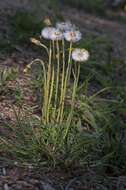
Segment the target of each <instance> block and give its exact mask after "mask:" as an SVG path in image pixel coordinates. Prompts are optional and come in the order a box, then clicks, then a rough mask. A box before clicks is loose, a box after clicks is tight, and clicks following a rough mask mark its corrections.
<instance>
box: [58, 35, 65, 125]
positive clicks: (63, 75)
mask: <svg viewBox="0 0 126 190" xmlns="http://www.w3.org/2000/svg"><path fill="white" fill-rule="evenodd" d="M62 59H63V63H62V81H61V94H60V103H59V112H58V116H57V122H59V118H60V114H61V107H62V102H63V88H64V79H65V43H64V39H63V40H62Z"/></svg>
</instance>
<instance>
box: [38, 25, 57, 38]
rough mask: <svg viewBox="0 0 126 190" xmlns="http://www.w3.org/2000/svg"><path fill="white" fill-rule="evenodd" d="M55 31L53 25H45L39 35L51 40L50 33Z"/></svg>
mask: <svg viewBox="0 0 126 190" xmlns="http://www.w3.org/2000/svg"><path fill="white" fill-rule="evenodd" d="M54 31H55V28H54V27H45V28H44V29H42V31H41V36H42V37H43V38H45V39H47V40H51V34H52V32H54Z"/></svg>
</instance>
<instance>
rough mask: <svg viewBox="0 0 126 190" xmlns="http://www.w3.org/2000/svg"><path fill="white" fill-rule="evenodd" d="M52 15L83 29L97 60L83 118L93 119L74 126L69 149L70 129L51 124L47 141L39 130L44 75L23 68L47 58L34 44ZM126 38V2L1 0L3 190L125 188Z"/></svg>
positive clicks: (84, 72) (90, 67) (89, 67)
mask: <svg viewBox="0 0 126 190" xmlns="http://www.w3.org/2000/svg"><path fill="white" fill-rule="evenodd" d="M45 18H50V19H51V21H52V23H55V22H57V21H64V20H71V21H72V22H73V23H74V24H76V25H77V26H78V27H79V29H80V31H81V32H82V33H83V37H84V38H83V40H82V41H81V42H80V43H79V44H78V45H79V47H82V48H86V49H87V50H88V51H89V52H90V55H91V56H90V59H89V61H88V62H87V63H85V64H83V65H82V66H81V75H80V84H82V81H84V84H83V85H82V88H81V89H80V91H79V93H78V100H79V101H80V103H79V106H80V108H81V109H80V111H79V112H78V111H77V112H76V117H75V118H78V117H79V118H84V119H82V121H83V120H84V121H85V122H82V121H79V122H78V123H77V124H76V125H73V126H72V127H73V128H72V130H71V132H70V136H69V139H68V142H67V146H66V142H64V140H63V138H62V134H63V132H64V130H63V129H64V126H62V127H61V129H62V130H61V131H60V130H59V126H58V127H57V126H55V127H54V126H49V127H48V126H47V127H45V128H44V133H42V134H41V135H42V136H41V138H42V139H43V141H42V142H38V141H36V135H35V134H37V135H38V132H37V131H36V128H32V127H33V126H35V127H36V126H39V121H38V117H39V116H40V114H41V111H40V102H41V101H42V100H41V96H40V94H41V91H40V86H41V79H42V76H41V72H40V67H38V66H37V68H34V67H33V73H32V76H28V77H27V76H24V74H23V70H24V68H25V67H26V65H28V64H29V63H30V62H31V61H32V60H33V59H35V58H45V53H44V52H43V51H42V50H41V49H40V48H39V47H35V46H34V45H33V44H31V42H30V40H29V39H30V38H31V37H36V38H39V36H40V32H41V29H42V28H43V27H44V23H43V20H44V19H45ZM125 41H126V2H125V1H124V0H122V1H121V0H120V1H116V0H112V1H111V0H110V1H109V0H108V1H104V0H87V1H86V0H59V1H58V0H46V1H45V0H36V1H35V0H30V1H29V0H24V1H19V0H11V1H8V0H5V1H0V155H1V156H0V164H1V166H0V188H1V189H4V190H6V189H7V188H9V189H23V190H25V189H27V190H28V189H42V188H43V189H45V190H48V189H51V188H52V189H58V190H59V189H65V190H66V189H67V190H69V189H71V188H72V189H84V190H85V189H88V190H90V189H96V190H97V189H103V190H104V189H108V190H112V189H114V190H115V189H117V190H124V189H125V187H126V162H125V160H126V124H125V123H126V75H125V71H126V43H125ZM31 83H32V84H31ZM82 94H83V95H84V96H82ZM31 113H33V115H36V117H35V118H34V117H33V118H32V120H31V118H30V117H29V115H31ZM15 116H16V119H15ZM29 118H30V119H29ZM83 124H84V127H86V130H85V128H82V125H83ZM39 132H40V131H39ZM10 134H11V135H10ZM32 137H33V138H32ZM53 147H54V148H53ZM66 147H67V148H66Z"/></svg>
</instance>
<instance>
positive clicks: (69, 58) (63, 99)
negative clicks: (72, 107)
mask: <svg viewBox="0 0 126 190" xmlns="http://www.w3.org/2000/svg"><path fill="white" fill-rule="evenodd" d="M71 53H72V42H70V48H69V57H68V65H67V70H66V77H65V81H64V89H63V92H62V93H63V97H62V105H61V114H60V123H62V121H63V113H64V103H65V97H66V91H67V84H68V82H69V76H70V74H71V69H70V68H71V66H70V63H71Z"/></svg>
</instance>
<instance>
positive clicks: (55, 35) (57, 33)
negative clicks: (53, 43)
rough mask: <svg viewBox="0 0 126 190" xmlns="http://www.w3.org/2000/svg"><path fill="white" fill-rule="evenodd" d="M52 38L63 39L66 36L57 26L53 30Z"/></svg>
mask: <svg viewBox="0 0 126 190" xmlns="http://www.w3.org/2000/svg"><path fill="white" fill-rule="evenodd" d="M50 38H51V40H62V39H63V38H64V35H63V33H62V32H61V31H60V30H59V29H56V28H55V30H53V31H52V32H51V36H50Z"/></svg>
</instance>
